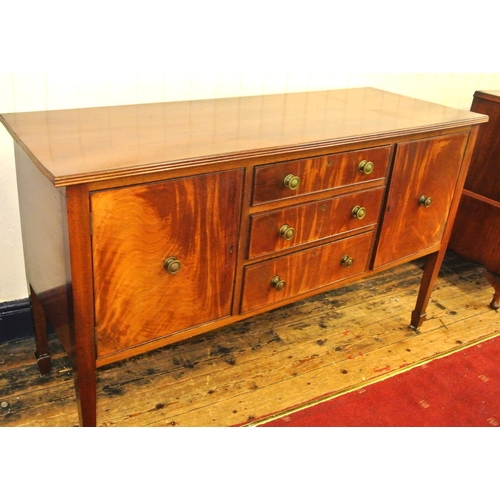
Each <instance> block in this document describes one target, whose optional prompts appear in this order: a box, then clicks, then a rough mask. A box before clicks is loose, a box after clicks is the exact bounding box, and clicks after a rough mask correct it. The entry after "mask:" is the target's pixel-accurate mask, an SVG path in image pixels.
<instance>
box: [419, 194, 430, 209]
mask: <svg viewBox="0 0 500 500" xmlns="http://www.w3.org/2000/svg"><path fill="white" fill-rule="evenodd" d="M431 203H432V198H430V197H429V198H428V197H427V196H425V195H424V194H423V195H422V196H421V197H420V198H419V199H418V204H419V205H420V206H423V207H425V208H428V207H429V206H430V204H431Z"/></svg>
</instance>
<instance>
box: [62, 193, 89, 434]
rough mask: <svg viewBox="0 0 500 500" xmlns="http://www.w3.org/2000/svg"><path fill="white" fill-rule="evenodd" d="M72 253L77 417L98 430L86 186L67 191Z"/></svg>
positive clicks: (84, 423) (85, 425)
mask: <svg viewBox="0 0 500 500" xmlns="http://www.w3.org/2000/svg"><path fill="white" fill-rule="evenodd" d="M66 196H67V209H68V230H69V249H70V255H71V279H72V303H73V308H72V312H73V321H72V323H73V328H72V333H71V336H72V340H71V342H72V344H73V352H74V353H75V354H74V358H75V363H74V365H75V366H74V379H75V391H76V400H77V406H78V415H79V420H80V425H81V426H82V427H95V426H96V424H97V419H96V351H95V341H94V299H93V290H92V286H93V285H92V254H91V240H90V229H91V228H90V206H89V204H90V202H89V192H88V189H87V188H86V186H84V185H83V186H81V185H77V186H70V187H68V188H67V190H66Z"/></svg>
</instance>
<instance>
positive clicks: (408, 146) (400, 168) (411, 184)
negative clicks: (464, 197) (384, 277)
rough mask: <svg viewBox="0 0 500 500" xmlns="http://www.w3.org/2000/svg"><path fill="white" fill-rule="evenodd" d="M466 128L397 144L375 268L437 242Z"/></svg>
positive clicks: (436, 244)
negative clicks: (449, 133)
mask: <svg viewBox="0 0 500 500" xmlns="http://www.w3.org/2000/svg"><path fill="white" fill-rule="evenodd" d="M467 137H468V134H466V133H463V134H462V133H460V134H452V135H445V136H441V137H436V138H432V139H424V140H417V141H411V142H405V143H401V144H398V145H397V149H396V157H395V160H394V167H393V173H392V178H391V181H390V189H389V196H388V199H387V204H386V207H385V213H384V216H383V222H382V226H381V232H380V239H379V243H378V247H377V253H376V257H375V262H374V268H377V267H381V266H383V265H386V264H389V263H391V262H395V261H397V260H400V259H403V258H406V257H409V256H411V255H414V254H418V253H419V252H423V251H425V250H426V249H430V248H432V247H437V246H439V244H440V242H441V238H442V236H443V232H444V229H445V224H446V221H447V218H448V212H449V210H450V206H451V202H452V198H453V194H454V189H455V185H456V182H457V179H458V174H459V172H460V168H461V164H462V157H463V155H464V152H465V146H466V143H467Z"/></svg>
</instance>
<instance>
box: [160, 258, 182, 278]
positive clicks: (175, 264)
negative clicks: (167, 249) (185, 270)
mask: <svg viewBox="0 0 500 500" xmlns="http://www.w3.org/2000/svg"><path fill="white" fill-rule="evenodd" d="M163 267H164V268H165V270H166V271H168V272H169V273H170V274H177V273H178V272H179V271H180V270H181V263H180V261H178V260H177V259H176V258H175V257H169V258H168V259H167V260H166V261H165V262H164V263H163Z"/></svg>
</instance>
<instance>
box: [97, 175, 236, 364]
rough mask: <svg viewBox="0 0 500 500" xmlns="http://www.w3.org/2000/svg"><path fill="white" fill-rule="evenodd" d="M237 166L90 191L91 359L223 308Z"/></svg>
mask: <svg viewBox="0 0 500 500" xmlns="http://www.w3.org/2000/svg"><path fill="white" fill-rule="evenodd" d="M242 185H243V171H241V170H237V171H228V172H219V173H214V174H209V175H199V176H194V177H187V178H182V179H177V180H172V181H165V182H161V183H156V184H149V185H139V186H133V187H125V188H119V189H112V190H109V191H100V192H95V193H93V194H92V195H91V207H92V221H93V222H92V224H93V236H92V244H93V261H94V262H93V265H94V276H95V279H94V294H95V327H96V336H97V353H98V357H102V356H106V355H109V354H112V353H115V352H118V351H121V350H125V349H129V348H131V347H133V346H137V345H140V344H144V343H146V342H149V341H151V340H154V339H157V338H160V337H164V336H167V335H171V334H173V333H175V332H179V331H182V330H185V329H188V328H191V327H194V326H196V325H201V324H203V323H207V322H210V321H213V320H215V319H218V318H221V317H224V316H228V315H229V314H230V308H231V302H232V291H233V281H234V274H235V268H236V253H237V252H236V249H237V247H238V228H239V220H240V207H241V194H242Z"/></svg>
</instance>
